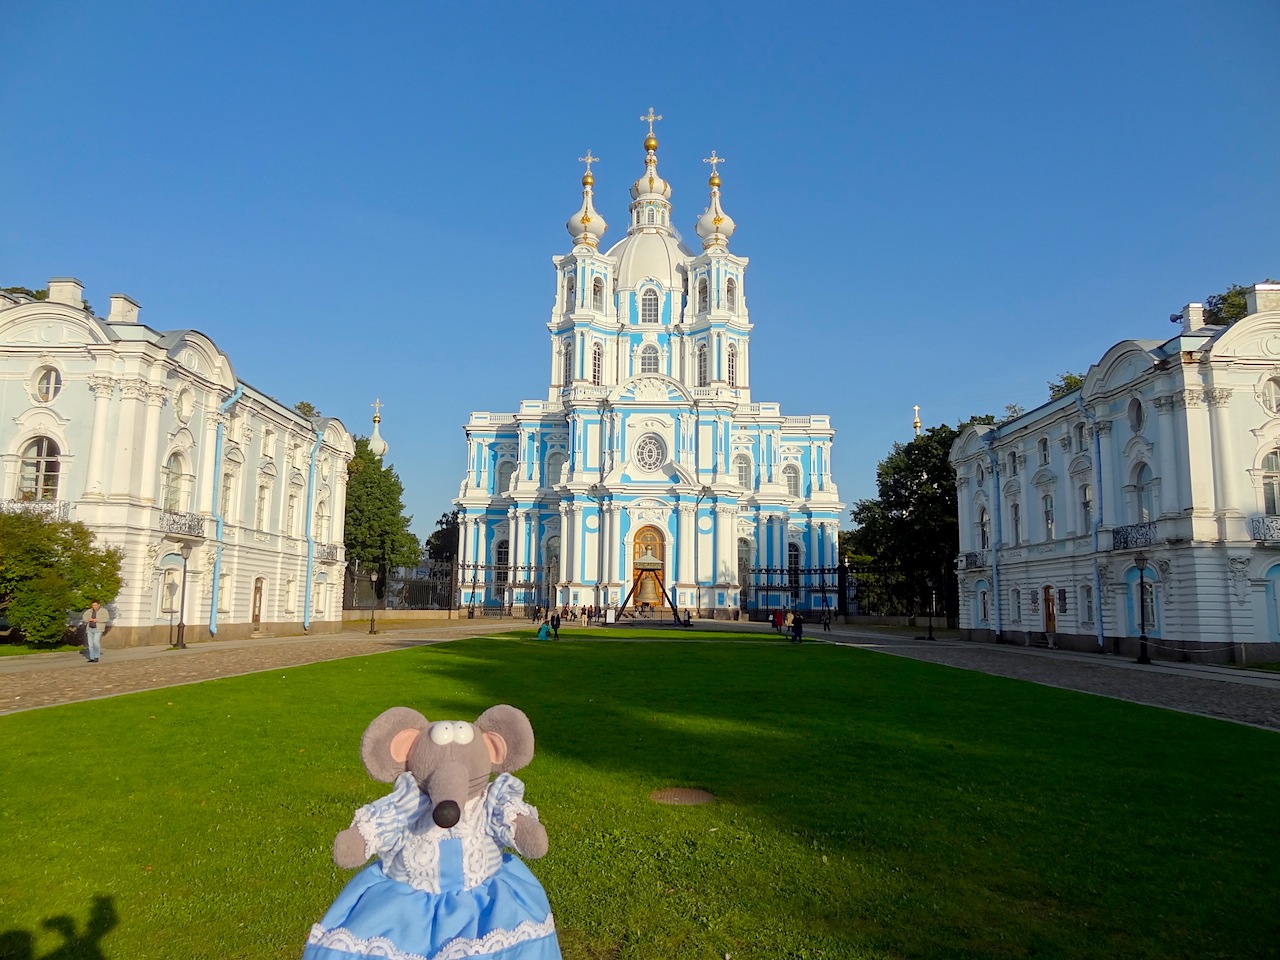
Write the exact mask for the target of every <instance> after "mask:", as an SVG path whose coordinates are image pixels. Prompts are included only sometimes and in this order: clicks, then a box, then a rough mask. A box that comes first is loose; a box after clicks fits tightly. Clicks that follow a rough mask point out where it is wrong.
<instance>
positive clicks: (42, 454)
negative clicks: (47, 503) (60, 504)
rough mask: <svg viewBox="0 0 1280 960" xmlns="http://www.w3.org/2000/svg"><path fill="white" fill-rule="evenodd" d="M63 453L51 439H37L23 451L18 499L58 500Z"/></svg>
mask: <svg viewBox="0 0 1280 960" xmlns="http://www.w3.org/2000/svg"><path fill="white" fill-rule="evenodd" d="M60 453H61V451H59V450H58V445H57V444H56V443H54V442H53V440H51V439H50V438H49V437H36V438H35V439H34V440H32V441H31V442H30V443H28V444H27V446H26V449H24V450H23V451H22V467H21V472H20V473H19V475H18V499H20V500H57V499H58V467H59V460H58V456H59V454H60Z"/></svg>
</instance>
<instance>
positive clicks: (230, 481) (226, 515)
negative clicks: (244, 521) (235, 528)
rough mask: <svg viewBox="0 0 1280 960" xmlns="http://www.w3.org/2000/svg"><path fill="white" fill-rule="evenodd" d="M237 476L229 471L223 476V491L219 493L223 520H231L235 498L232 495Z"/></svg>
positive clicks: (219, 509)
mask: <svg viewBox="0 0 1280 960" xmlns="http://www.w3.org/2000/svg"><path fill="white" fill-rule="evenodd" d="M235 482H236V475H235V474H234V473H233V472H232V471H230V470H227V471H225V472H224V473H223V474H222V489H221V490H220V491H218V493H219V498H218V513H219V514H221V516H222V519H223V520H230V519H231V505H232V503H234V502H235V501H234V498H233V497H232V495H231V489H232V487H233V486H234V485H235Z"/></svg>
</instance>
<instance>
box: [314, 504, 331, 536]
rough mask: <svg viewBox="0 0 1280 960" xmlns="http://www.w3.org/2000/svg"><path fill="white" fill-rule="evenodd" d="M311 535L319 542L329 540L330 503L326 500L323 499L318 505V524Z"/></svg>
mask: <svg viewBox="0 0 1280 960" xmlns="http://www.w3.org/2000/svg"><path fill="white" fill-rule="evenodd" d="M311 537H312V539H314V540H315V541H316V542H317V543H328V542H329V503H328V501H326V500H321V501H320V504H319V506H317V507H316V525H315V529H314V530H312V531H311Z"/></svg>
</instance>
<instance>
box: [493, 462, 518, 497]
mask: <svg viewBox="0 0 1280 960" xmlns="http://www.w3.org/2000/svg"><path fill="white" fill-rule="evenodd" d="M515 473H516V462H515V461H514V460H503V461H502V462H501V463H500V464H498V480H497V483H496V484H495V485H494V490H493V492H494V494H495V495H497V496H499V497H501V496H505V495H506V494H507V493H509V492H510V491H511V478H512V477H514V476H515Z"/></svg>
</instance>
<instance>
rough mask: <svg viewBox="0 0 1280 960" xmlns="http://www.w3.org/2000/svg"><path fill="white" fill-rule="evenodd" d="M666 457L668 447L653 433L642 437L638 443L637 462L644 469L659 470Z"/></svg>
mask: <svg viewBox="0 0 1280 960" xmlns="http://www.w3.org/2000/svg"><path fill="white" fill-rule="evenodd" d="M665 459H666V449H665V448H664V447H663V445H662V441H661V440H659V439H658V438H657V437H655V436H654V435H653V434H649V435H648V436H645V437H641V438H640V442H639V443H637V444H636V463H637V464H638V465H639V466H640V468H641V469H642V470H657V469H658V468H659V467H660V466H662V461H663V460H665Z"/></svg>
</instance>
